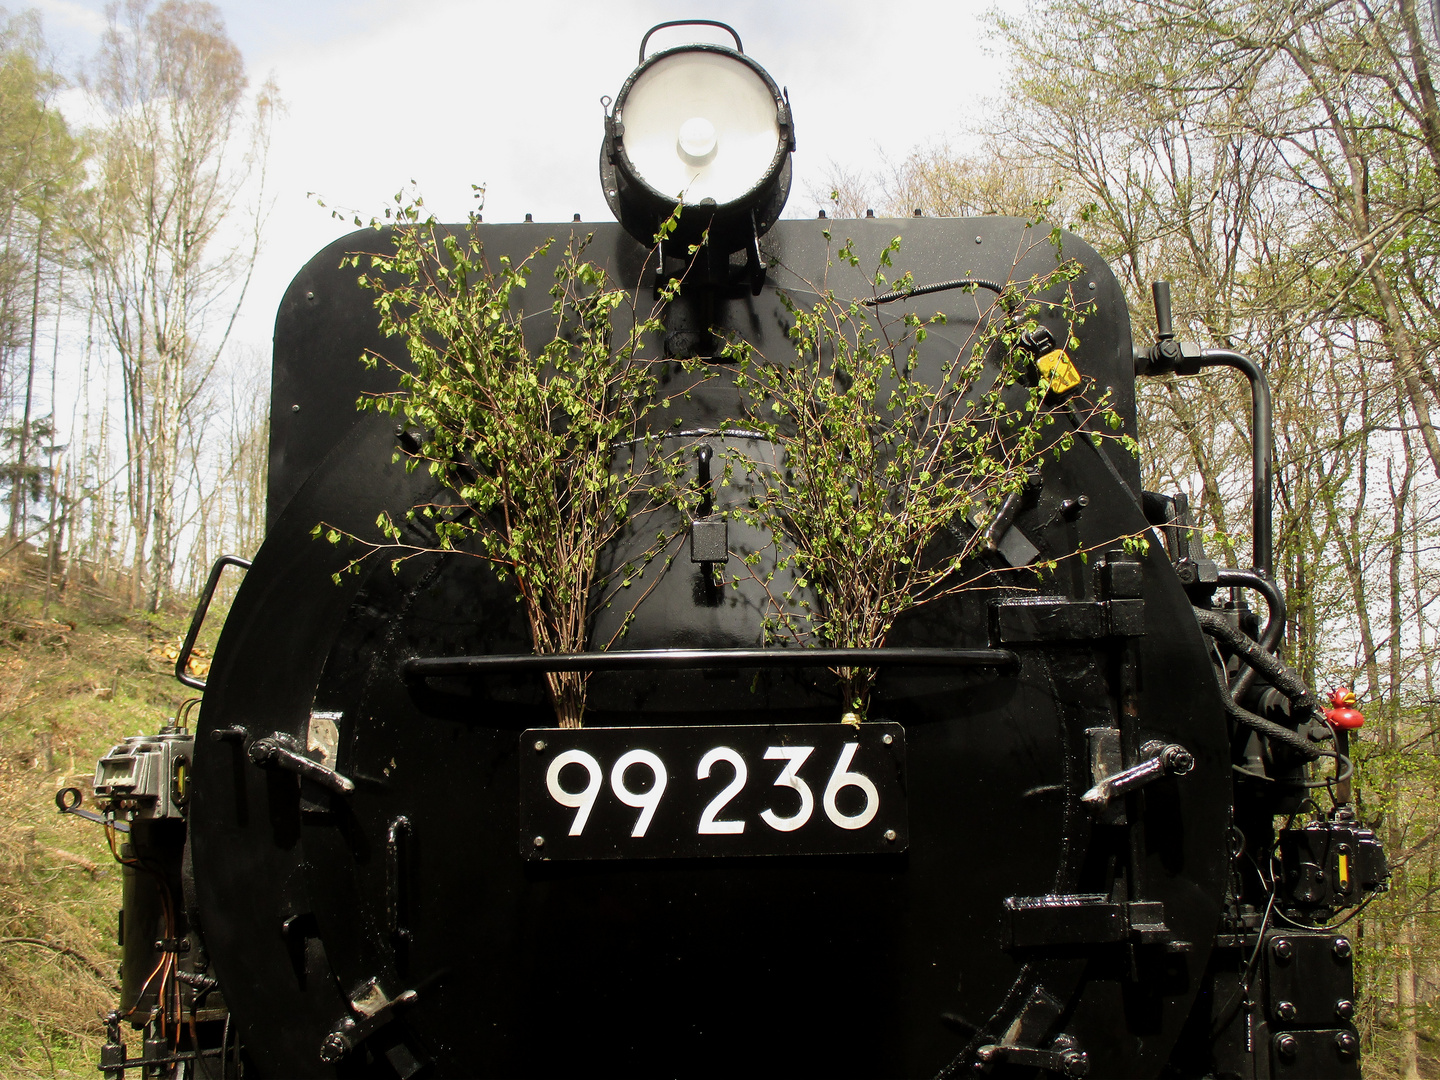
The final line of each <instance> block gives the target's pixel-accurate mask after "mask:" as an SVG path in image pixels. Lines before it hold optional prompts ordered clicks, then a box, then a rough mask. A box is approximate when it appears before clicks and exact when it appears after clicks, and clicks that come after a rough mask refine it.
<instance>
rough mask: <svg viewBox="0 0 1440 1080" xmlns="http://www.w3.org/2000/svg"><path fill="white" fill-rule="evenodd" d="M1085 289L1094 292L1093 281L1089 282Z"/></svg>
mask: <svg viewBox="0 0 1440 1080" xmlns="http://www.w3.org/2000/svg"><path fill="white" fill-rule="evenodd" d="M1086 288H1087V289H1089V290H1090V291H1091V292H1094V291H1095V283H1094V282H1093V281H1092V282H1090V284H1089V285H1087V286H1086Z"/></svg>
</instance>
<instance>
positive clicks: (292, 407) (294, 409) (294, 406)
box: [290, 405, 300, 412]
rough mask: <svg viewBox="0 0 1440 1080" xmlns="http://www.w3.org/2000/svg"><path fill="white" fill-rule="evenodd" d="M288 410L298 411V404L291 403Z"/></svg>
mask: <svg viewBox="0 0 1440 1080" xmlns="http://www.w3.org/2000/svg"><path fill="white" fill-rule="evenodd" d="M290 411H291V412H299V411H300V406H299V405H291V406H290Z"/></svg>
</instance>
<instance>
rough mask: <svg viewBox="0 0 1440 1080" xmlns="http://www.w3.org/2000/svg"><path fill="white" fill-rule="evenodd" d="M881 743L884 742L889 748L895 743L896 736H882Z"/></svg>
mask: <svg viewBox="0 0 1440 1080" xmlns="http://www.w3.org/2000/svg"><path fill="white" fill-rule="evenodd" d="M880 741H881V742H883V743H884V744H885V745H886V746H889V745H890V744H891V743H893V742H894V741H895V736H894V735H881V736H880Z"/></svg>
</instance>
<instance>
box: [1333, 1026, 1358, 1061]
mask: <svg viewBox="0 0 1440 1080" xmlns="http://www.w3.org/2000/svg"><path fill="white" fill-rule="evenodd" d="M1356 1046H1357V1040H1356V1038H1355V1036H1354V1035H1352V1034H1351V1033H1350V1032H1348V1031H1337V1032H1336V1033H1335V1049H1336V1050H1338V1051H1340V1056H1341V1057H1350V1056H1351V1055H1352V1054H1354V1053H1355V1050H1356Z"/></svg>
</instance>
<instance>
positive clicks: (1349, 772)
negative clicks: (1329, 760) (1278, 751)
mask: <svg viewBox="0 0 1440 1080" xmlns="http://www.w3.org/2000/svg"><path fill="white" fill-rule="evenodd" d="M1320 756H1321V757H1333V758H1334V759H1335V765H1336V775H1335V776H1331V777H1327V778H1323V779H1320V780H1279V779H1276V778H1275V777H1273V776H1266V775H1265V774H1264V773H1258V772H1254V771H1253V770H1251V769H1247V768H1244V767H1243V766H1240V765H1231V766H1230V768H1231V769H1233V770H1234V771H1235V772H1237V773H1239V774H1240V775H1241V776H1248V777H1249V778H1250V779H1251V780H1263V781H1265V783H1267V784H1283V785H1284V786H1285V787H1295V788H1322V787H1329V786H1330V785H1331V784H1340V783H1344V782H1345V781H1346V780H1349V779H1350V777H1352V776H1354V775H1355V763H1354V762H1353V761H1351V760H1350V759H1349V758H1348V757H1346V756H1345V755H1344V754H1337V753H1335V751H1333V750H1322V751H1321V752H1320Z"/></svg>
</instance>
